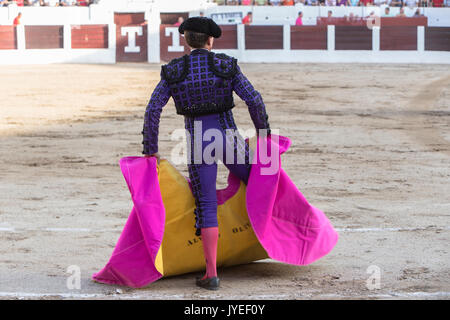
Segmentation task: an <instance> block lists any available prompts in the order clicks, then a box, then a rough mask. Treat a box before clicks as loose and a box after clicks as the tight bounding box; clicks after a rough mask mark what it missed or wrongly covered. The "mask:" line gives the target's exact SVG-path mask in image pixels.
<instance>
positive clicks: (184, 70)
mask: <svg viewBox="0 0 450 320" xmlns="http://www.w3.org/2000/svg"><path fill="white" fill-rule="evenodd" d="M188 59H189V56H188V55H187V54H185V55H184V56H182V57H180V58H175V59H173V60H172V61H170V62H169V63H168V64H165V65H162V66H161V69H162V74H163V76H164V78H165V79H166V80H167V82H169V84H172V83H176V82H180V81H183V80H184V78H186V76H187V74H188V72H189V60H188Z"/></svg>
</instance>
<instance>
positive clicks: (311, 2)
mask: <svg viewBox="0 0 450 320" xmlns="http://www.w3.org/2000/svg"><path fill="white" fill-rule="evenodd" d="M305 4H306V5H308V6H318V5H319V0H306V3H305Z"/></svg>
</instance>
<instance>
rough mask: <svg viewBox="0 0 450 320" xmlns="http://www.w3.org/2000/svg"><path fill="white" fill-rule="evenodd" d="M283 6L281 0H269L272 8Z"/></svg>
mask: <svg viewBox="0 0 450 320" xmlns="http://www.w3.org/2000/svg"><path fill="white" fill-rule="evenodd" d="M280 4H281V0H269V5H270V6H279V5H280Z"/></svg>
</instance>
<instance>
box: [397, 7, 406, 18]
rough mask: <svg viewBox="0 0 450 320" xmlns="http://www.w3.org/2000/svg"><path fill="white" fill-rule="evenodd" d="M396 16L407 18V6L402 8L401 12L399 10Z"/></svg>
mask: <svg viewBox="0 0 450 320" xmlns="http://www.w3.org/2000/svg"><path fill="white" fill-rule="evenodd" d="M396 17H398V18H405V17H406V14H405V8H404V7H401V8H400V12H399V14H398V15H396Z"/></svg>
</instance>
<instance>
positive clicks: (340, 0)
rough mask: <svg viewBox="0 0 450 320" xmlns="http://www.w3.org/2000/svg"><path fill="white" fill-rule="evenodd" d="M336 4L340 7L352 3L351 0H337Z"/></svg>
mask: <svg viewBox="0 0 450 320" xmlns="http://www.w3.org/2000/svg"><path fill="white" fill-rule="evenodd" d="M336 5H337V6H338V7H340V6H349V5H350V0H336Z"/></svg>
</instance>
